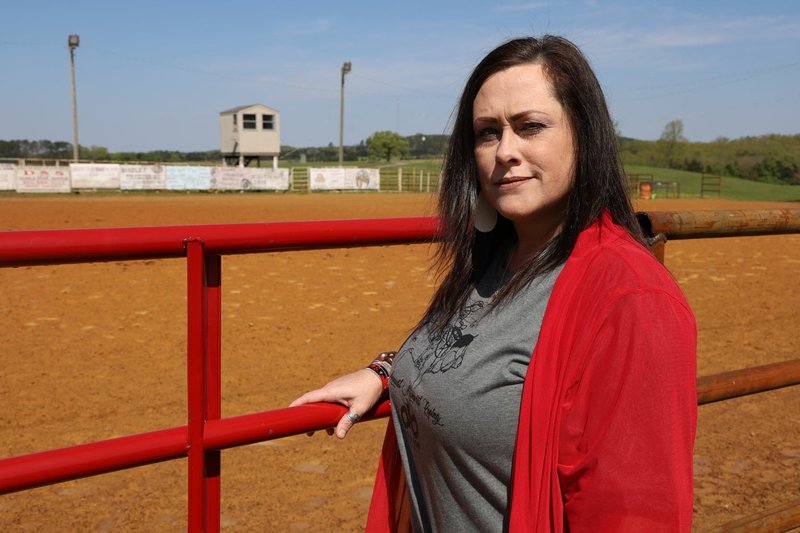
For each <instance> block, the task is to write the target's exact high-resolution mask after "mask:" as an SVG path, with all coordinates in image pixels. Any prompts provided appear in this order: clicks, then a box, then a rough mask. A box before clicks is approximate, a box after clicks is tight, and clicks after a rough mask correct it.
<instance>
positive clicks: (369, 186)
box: [308, 168, 381, 191]
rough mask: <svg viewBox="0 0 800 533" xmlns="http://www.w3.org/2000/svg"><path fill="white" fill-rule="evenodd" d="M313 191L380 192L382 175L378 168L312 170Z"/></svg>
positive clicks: (309, 172)
mask: <svg viewBox="0 0 800 533" xmlns="http://www.w3.org/2000/svg"><path fill="white" fill-rule="evenodd" d="M308 177H309V184H308V186H309V188H310V189H311V190H318V191H321V190H346V189H356V190H358V189H361V190H376V191H377V190H380V183H381V175H380V170H378V169H377V168H347V169H345V168H310V169H308Z"/></svg>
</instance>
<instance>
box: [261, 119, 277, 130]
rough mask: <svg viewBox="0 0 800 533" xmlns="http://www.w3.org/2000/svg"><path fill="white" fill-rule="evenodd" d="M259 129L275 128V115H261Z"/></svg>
mask: <svg viewBox="0 0 800 533" xmlns="http://www.w3.org/2000/svg"><path fill="white" fill-rule="evenodd" d="M261 129H263V130H271V129H275V116H274V115H262V123H261Z"/></svg>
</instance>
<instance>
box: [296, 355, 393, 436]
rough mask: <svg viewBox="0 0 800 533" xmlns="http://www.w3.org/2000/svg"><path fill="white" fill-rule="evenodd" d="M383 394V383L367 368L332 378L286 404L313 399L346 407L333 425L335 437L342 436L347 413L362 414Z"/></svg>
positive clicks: (346, 427) (347, 422) (349, 422)
mask: <svg viewBox="0 0 800 533" xmlns="http://www.w3.org/2000/svg"><path fill="white" fill-rule="evenodd" d="M382 394H383V383H382V382H381V378H380V377H378V375H377V374H376V373H375V372H373V371H372V370H370V369H369V368H362V369H361V370H357V371H355V372H353V373H352V374H347V375H346V376H342V377H340V378H336V379H334V380H333V381H331V382H330V383H328V384H327V385H325V386H324V387H322V388H321V389H316V390H313V391H311V392H307V393H305V394H303V395H302V396H300V397H299V398H297V399H296V400H295V401H293V402H292V403H290V404H289V407H295V406H298V405H304V404H307V403H314V402H331V403H339V404H342V405H344V406H345V407H347V408H348V409H349V411H348V413H346V414H345V415H344V416H343V417H342V418H341V419H340V420H339V423H338V424H336V430H335V432H336V436H337V437H339V438H340V439H343V438H344V437H345V435H347V432H348V431H350V428H352V427H353V424H354V422H353V421H352V420H351V418H350V416H348V415H351V416H355V415H358V416H359V417H361V416H363V415H364V413H366V412H367V411H369V410H370V409H372V408H373V407H374V406H375V404H376V403H377V402H378V400H379V399H380V397H381V395H382Z"/></svg>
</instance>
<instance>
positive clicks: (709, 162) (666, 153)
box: [620, 120, 800, 185]
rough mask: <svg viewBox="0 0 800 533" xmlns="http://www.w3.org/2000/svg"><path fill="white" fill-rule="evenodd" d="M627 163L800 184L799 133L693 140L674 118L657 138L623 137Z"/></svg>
mask: <svg viewBox="0 0 800 533" xmlns="http://www.w3.org/2000/svg"><path fill="white" fill-rule="evenodd" d="M620 153H621V156H622V160H623V162H624V163H625V164H627V165H644V166H653V167H662V168H674V169H679V170H688V171H691V172H705V173H708V174H723V175H726V176H734V177H737V178H743V179H747V180H754V181H763V182H767V183H775V184H788V185H800V135H774V134H773V135H761V136H757V137H741V138H739V139H728V138H725V137H719V138H717V139H715V140H713V141H711V142H690V141H688V140H687V139H686V137H685V136H684V134H683V123H682V122H681V121H680V120H672V121H670V122H669V123H668V124H667V125H666V126H665V127H664V131H663V133H662V134H661V137H660V138H659V139H658V140H657V141H640V140H637V139H628V138H624V137H620Z"/></svg>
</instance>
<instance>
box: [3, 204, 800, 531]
mask: <svg viewBox="0 0 800 533" xmlns="http://www.w3.org/2000/svg"><path fill="white" fill-rule="evenodd" d="M430 207H431V198H430V197H429V196H426V195H395V194H385V195H378V194H370V195H356V194H353V195H344V194H341V195H336V194H328V195H269V194H260V195H244V194H225V195H204V194H192V195H151V196H143V195H97V196H92V195H85V194H84V195H69V196H43V197H33V196H26V197H20V196H13V195H10V196H0V230H2V231H8V230H24V229H62V228H88V227H118V226H152V225H173V224H206V223H233V222H260V221H285V220H311V219H316V220H321V219H341V218H374V217H394V216H412V215H424V214H429V213H430ZM637 207H638V208H639V209H641V210H674V209H747V208H772V207H797V204H764V203H760V204H753V203H740V202H725V201H709V200H685V201H670V200H657V201H647V202H641V203H640V204H639V205H638V206H637ZM429 253H430V248H429V247H428V246H427V245H414V246H411V245H408V246H395V247H378V248H367V249H349V250H327V251H316V252H290V253H279V254H259V255H242V256H229V257H225V258H224V259H223V263H222V272H223V378H222V379H223V416H233V415H239V414H245V413H250V412H255V411H262V410H267V409H273V408H278V407H284V406H286V405H287V404H288V403H289V402H290V401H291V400H292V399H293V398H295V397H297V396H298V395H300V394H301V393H302V392H304V391H306V390H308V389H310V388H312V387H315V386H318V385H321V384H322V383H324V382H325V381H326V380H328V379H330V378H332V377H335V376H337V375H340V374H343V373H346V372H349V371H352V370H353V369H355V368H359V367H361V366H363V365H364V364H365V363H366V362H367V361H368V360H369V359H370V358H371V356H372V355H373V354H374V353H377V352H379V351H383V350H386V349H391V348H394V347H397V346H398V345H399V344H400V343H401V342H402V340H403V339H404V337H405V335H406V334H407V333H408V330H409V328H410V327H411V326H412V325H413V324H414V323H415V321H416V320H417V319H418V317H419V315H420V313H421V312H422V310H423V309H424V307H425V304H426V302H427V300H428V298H429V296H430V294H431V290H432V288H433V284H432V279H431V278H430V277H429V273H428V270H427V266H428V257H429ZM666 264H667V266H668V268H669V269H670V270H671V271H672V272H673V274H674V275H675V276H676V278H677V279H678V281H679V283H680V284H681V286H682V287H683V290H684V291H685V293H686V294H687V296H688V298H689V301H690V303H691V305H692V307H693V308H694V310H695V313H696V315H697V319H698V324H699V353H698V373H699V374H701V375H704V374H710V373H716V372H721V371H725V370H733V369H738V368H743V367H747V366H753V365H760V364H765V363H769V362H776V361H782V360H787V359H793V358H796V357H798V356H800V335H798V334H797V330H796V329H795V327H797V325H798V323H797V321H798V317H800V299H798V298H797V296H796V287H797V284H798V274H800V235H791V236H769V237H751V238H726V239H715V240H693V241H676V242H671V243H669V244H668V245H667V249H666ZM0 286H2V291H1V292H0V328H2V334H1V336H0V339H2V343H0V361H1V362H2V373H0V398H2V402H0V457H9V456H16V455H21V454H25V453H31V452H36V451H42V450H48V449H53V448H58V447H63V446H70V445H74V444H80V443H85V442H90V441H95V440H101V439H109V438H113V437H117V436H123V435H128V434H133V433H138V432H143V431H148V430H154V429H161V428H166V427H173V426H179V425H184V424H185V423H186V420H185V416H186V415H185V412H186V407H185V406H186V377H185V365H186V363H185V361H186V355H185V352H186V325H185V323H186V302H185V264H184V262H183V261H182V260H177V259H175V260H164V261H134V262H114V263H101V264H90V265H64V266H41V267H23V268H13V269H10V268H6V269H0ZM799 422H800V387H795V388H793V389H784V390H781V391H775V392H770V393H765V394H761V395H757V396H751V397H749V398H743V399H738V400H732V401H728V402H721V403H718V404H714V405H709V406H704V407H701V408H700V419H699V428H698V439H697V446H696V457H695V469H696V470H695V472H696V497H695V529H696V530H697V531H703V530H706V529H709V528H712V527H713V526H717V525H719V524H722V523H725V522H727V521H730V520H732V519H735V518H737V517H740V516H745V515H749V514H752V513H754V512H758V511H762V510H765V509H768V508H771V507H774V506H777V505H779V504H782V503H786V502H789V501H795V500H797V498H798V495H800V423H799ZM384 427H385V421H377V422H372V423H365V424H362V425H360V426H359V427H357V428H356V429H355V430H354V431H353V432H352V433H351V436H350V437H348V438H347V439H346V440H345V441H343V442H340V441H338V440H337V439H335V438H331V437H327V436H326V435H321V434H317V435H315V436H314V437H312V438H308V437H306V436H298V437H292V438H287V439H282V440H278V441H273V442H270V443H263V444H260V445H251V446H246V447H241V448H236V449H232V450H227V451H225V452H223V455H222V463H223V469H222V472H223V476H222V480H223V481H222V494H223V496H222V525H223V529H224V530H225V531H229V532H250V531H361V530H363V524H364V520H365V516H366V511H367V506H368V503H369V498H370V494H371V488H372V482H373V478H374V473H375V468H376V464H377V457H378V451H379V447H380V443H381V438H382V434H383V430H384ZM185 528H186V463H185V461H183V460H181V461H172V462H166V463H161V464H157V465H151V466H147V467H142V468H138V469H132V470H127V471H123V472H117V473H113V474H107V475H103V476H97V477H93V478H88V479H83V480H77V481H72V482H67V483H62V484H58V485H54V486H49V487H43V488H38V489H35V490H31V491H26V492H20V493H15V494H10V495H5V496H0V530H2V531H4V532H5V531H14V532H16V531H69V532H72V531H74V532H78V531H81V532H83V531H97V532H108V531H142V532H152V531H183V530H185Z"/></svg>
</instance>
